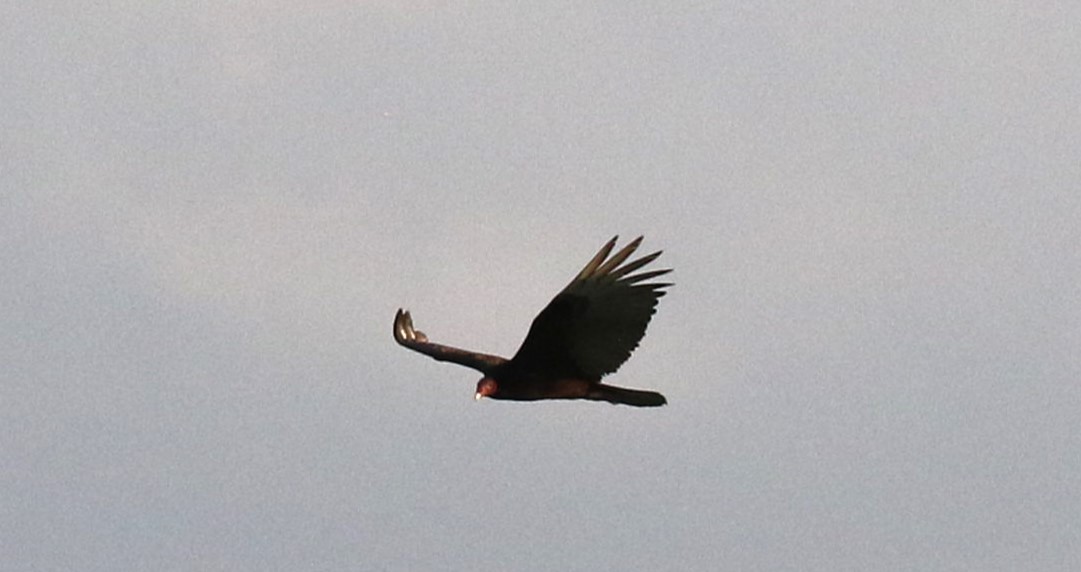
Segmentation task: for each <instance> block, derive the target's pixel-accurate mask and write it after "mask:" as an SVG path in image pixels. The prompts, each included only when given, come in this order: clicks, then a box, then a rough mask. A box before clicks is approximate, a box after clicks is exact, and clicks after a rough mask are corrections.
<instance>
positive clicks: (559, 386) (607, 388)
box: [394, 237, 672, 407]
mask: <svg viewBox="0 0 1081 572" xmlns="http://www.w3.org/2000/svg"><path fill="white" fill-rule="evenodd" d="M616 238H618V237H616ZM616 238H613V239H612V240H610V241H608V244H605V245H604V247H603V248H601V249H600V251H599V252H597V255H596V256H594V257H593V259H592V260H590V261H589V264H586V266H585V268H583V269H582V271H581V272H579V273H578V275H577V276H575V278H574V280H571V282H570V284H568V285H567V287H566V288H564V289H563V291H562V292H560V293H559V294H556V297H555V298H553V299H552V301H551V302H549V303H548V306H546V307H545V308H544V310H541V313H540V314H538V315H537V317H536V318H534V319H533V325H532V326H530V328H529V334H528V335H526V338H525V341H524V342H522V346H521V347H520V348H518V353H516V354H514V357H512V358H511V359H509V360H508V359H505V358H502V357H499V356H494V355H489V354H482V353H477V352H471V351H467V350H462V349H458V348H453V347H450V346H444V345H441V344H437V343H433V342H430V341H428V337H427V336H425V335H424V333H423V332H420V331H418V330H416V329H414V328H413V318H412V317H411V316H410V315H409V312H407V311H403V310H401V309H399V310H398V314H397V315H396V316H395V317H394V339H395V341H397V342H398V343H399V344H401V345H403V346H405V347H407V348H409V349H411V350H414V351H418V352H420V353H422V354H425V355H428V356H431V357H433V358H435V359H437V360H439V361H449V362H453V363H456V364H459V365H464V366H466V367H469V368H473V369H475V370H477V371H479V372H481V373H483V374H484V377H483V378H481V380H480V381H479V382H477V393H476V398H477V399H480V398H481V397H491V398H492V399H512V400H518V401H534V400H538V399H592V400H595V401H607V402H609V403H623V404H625V405H634V406H636V407H656V406H658V405H664V404H665V403H666V401H665V399H664V396H663V395H661V394H660V393H657V392H655V391H641V390H637V389H625V388H622V387H614V386H611V385H606V384H603V383H601V377H603V376H604V375H606V374H609V373H612V372H614V371H616V370H617V369H619V366H621V365H623V362H625V361H627V358H629V357H631V352H632V351H634V348H636V347H638V342H639V341H640V340H641V339H642V336H644V335H645V333H646V325H648V324H649V319H650V318H651V317H652V316H653V312H654V311H656V310H655V308H656V306H657V300H658V299H659V298H660V297H661V296H664V295H665V290H664V289H665V288H667V287H669V286H671V284H669V283H660V282H647V280H650V279H652V278H656V277H658V276H661V275H663V274H667V273H669V272H671V271H672V270H671V269H665V270H651V271H648V272H639V273H638V274H632V272H634V271H636V270H638V269H640V268H642V267H643V266H645V265H647V264H649V263H650V262H653V261H654V260H655V259H656V258H657V257H658V256H660V255H661V253H660V252H659V251H658V252H654V253H653V254H650V255H647V256H643V257H641V258H639V259H637V260H633V261H631V262H627V263H626V264H623V263H624V261H626V260H627V258H629V257H630V255H631V254H633V253H634V251H635V250H636V249H637V248H638V245H640V244H641V243H642V237H638V238H637V239H635V240H634V241H632V242H631V243H630V244H628V245H626V246H624V247H623V249H622V250H620V251H619V252H617V253H616V254H615V255H614V256H612V257H609V256H608V255H609V253H611V252H612V247H614V246H615V244H616Z"/></svg>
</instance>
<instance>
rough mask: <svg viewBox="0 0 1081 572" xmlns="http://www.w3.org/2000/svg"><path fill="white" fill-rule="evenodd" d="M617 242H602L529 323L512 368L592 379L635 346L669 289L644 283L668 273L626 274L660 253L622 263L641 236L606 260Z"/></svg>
mask: <svg viewBox="0 0 1081 572" xmlns="http://www.w3.org/2000/svg"><path fill="white" fill-rule="evenodd" d="M617 238H618V237H615V238H613V239H612V240H610V241H608V244H605V245H604V247H603V248H601V249H600V251H599V252H597V254H596V256H594V257H593V259H592V260H590V261H589V263H588V264H586V266H585V268H583V269H582V271H581V272H579V273H578V275H577V276H576V277H575V278H574V280H571V283H570V284H568V285H567V287H566V288H564V289H563V291H562V292H560V293H559V294H557V295H556V297H555V298H553V299H552V301H551V302H549V303H548V306H546V307H545V308H544V310H542V311H541V313H540V314H538V315H537V317H536V318H534V319H533V325H532V326H530V328H529V334H528V335H527V336H526V338H525V341H523V342H522V346H521V347H520V348H518V352H517V353H516V354H515V355H514V357H513V358H512V360H511V361H512V362H513V365H514V366H515V368H516V369H523V370H531V371H537V372H543V373H547V374H553V375H568V376H576V377H581V378H584V379H594V380H595V379H600V378H601V376H604V375H606V374H609V373H612V372H614V371H616V370H617V369H619V366H621V365H623V362H625V361H627V358H629V357H630V356H631V352H632V351H634V349H635V348H636V347H638V342H639V341H641V340H642V336H644V335H645V333H646V326H647V325H648V324H649V320H650V318H652V317H653V313H654V312H655V311H656V306H657V300H658V299H659V298H660V297H661V296H664V294H665V291H664V289H665V288H666V287H668V286H671V284H669V283H658V282H647V280H650V279H652V278H656V277H658V276H661V275H663V274H667V273H669V272H671V269H665V270H651V271H647V272H639V273H638V274H632V272H635V271H636V270H638V269H640V268H642V267H643V266H645V265H647V264H649V263H650V262H653V261H654V260H656V259H657V257H658V256H660V255H661V253H660V252H659V251H658V252H654V253H653V254H649V255H646V256H643V257H641V258H638V259H636V260H633V261H631V262H627V263H626V264H624V262H625V261H626V260H627V259H628V258H629V257H630V256H631V254H633V253H634V251H635V250H637V249H638V246H639V245H640V244H641V243H642V237H638V238H637V239H635V240H634V241H632V242H631V243H630V244H628V245H627V246H624V247H623V248H622V249H621V250H619V251H618V252H616V253H615V254H614V255H613V256H611V257H609V256H608V255H609V254H610V253H611V252H612V248H613V247H614V246H615V244H616V239H617Z"/></svg>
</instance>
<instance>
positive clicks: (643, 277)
mask: <svg viewBox="0 0 1081 572" xmlns="http://www.w3.org/2000/svg"><path fill="white" fill-rule="evenodd" d="M671 271H672V269H671V268H665V269H664V270H650V271H649V272H643V273H641V274H635V275H634V276H628V277H626V278H624V279H623V280H622V282H625V283H627V284H635V283H638V282H641V281H643V280H649V279H650V278H656V277H658V276H664V275H665V274H668V273H669V272H671ZM643 286H657V285H656V284H643ZM667 286H671V284H667Z"/></svg>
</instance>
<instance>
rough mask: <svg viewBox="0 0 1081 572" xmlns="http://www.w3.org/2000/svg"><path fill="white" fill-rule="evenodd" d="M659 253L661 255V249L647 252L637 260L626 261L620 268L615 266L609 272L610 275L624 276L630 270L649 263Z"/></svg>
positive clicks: (615, 276) (614, 276)
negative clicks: (650, 252) (651, 252)
mask: <svg viewBox="0 0 1081 572" xmlns="http://www.w3.org/2000/svg"><path fill="white" fill-rule="evenodd" d="M660 255H661V251H659V250H658V251H657V252H654V253H653V254H647V255H645V256H643V257H642V258H639V259H637V260H633V261H631V262H628V263H627V264H625V265H623V267H622V268H617V269H615V270H613V271H612V273H611V276H612V277H613V278H620V277H622V276H626V275H627V274H630V273H631V272H634V271H635V270H638V269H639V268H641V267H643V266H645V265H647V264H649V263H650V262H653V261H654V260H656V259H657V257H658V256H660Z"/></svg>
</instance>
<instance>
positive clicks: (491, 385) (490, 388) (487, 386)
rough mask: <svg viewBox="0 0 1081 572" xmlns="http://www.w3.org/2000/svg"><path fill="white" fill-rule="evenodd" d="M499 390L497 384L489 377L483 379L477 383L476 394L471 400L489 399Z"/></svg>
mask: <svg viewBox="0 0 1081 572" xmlns="http://www.w3.org/2000/svg"><path fill="white" fill-rule="evenodd" d="M498 390H499V384H497V383H496V382H495V380H494V379H492V378H490V377H483V378H481V380H480V381H478V382H477V393H476V395H474V396H473V399H480V398H482V397H490V396H491V395H492V394H494V393H495V392H496V391H498Z"/></svg>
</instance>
